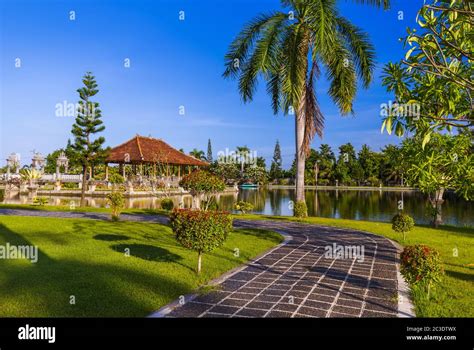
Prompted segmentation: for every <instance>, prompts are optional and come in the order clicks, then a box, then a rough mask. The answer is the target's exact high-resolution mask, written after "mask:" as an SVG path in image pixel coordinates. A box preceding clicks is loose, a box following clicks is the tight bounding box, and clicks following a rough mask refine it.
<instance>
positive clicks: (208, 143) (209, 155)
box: [207, 139, 212, 163]
mask: <svg viewBox="0 0 474 350" xmlns="http://www.w3.org/2000/svg"><path fill="white" fill-rule="evenodd" d="M207 162H208V163H212V146H211V139H209V141H208V142H207Z"/></svg>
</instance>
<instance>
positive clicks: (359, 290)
mask: <svg viewBox="0 0 474 350" xmlns="http://www.w3.org/2000/svg"><path fill="white" fill-rule="evenodd" d="M235 226H237V227H249V228H256V227H258V228H265V229H271V230H272V229H273V230H275V231H280V232H281V231H283V232H285V233H287V234H290V235H291V236H292V238H291V239H290V240H289V241H288V243H287V244H285V245H282V246H280V247H278V248H276V249H274V250H272V251H270V252H268V253H267V254H265V255H264V256H262V257H260V258H258V259H257V260H256V261H254V262H252V263H250V264H249V265H248V266H247V267H246V268H244V269H243V270H241V271H239V272H237V273H235V274H233V275H231V276H229V277H228V278H227V279H225V281H223V282H222V283H220V284H219V287H220V288H218V290H216V291H213V292H211V293H209V294H205V295H201V296H197V297H195V298H194V299H192V300H191V301H188V302H186V303H184V304H183V305H182V306H178V307H176V308H174V309H173V310H172V311H171V312H170V313H167V314H163V313H159V314H155V316H158V315H159V316H166V317H396V316H397V313H398V300H397V299H398V293H397V290H398V285H397V267H396V261H397V249H396V248H395V246H394V245H393V244H392V243H391V242H390V241H389V240H387V239H385V238H383V237H379V236H376V235H372V234H368V233H363V232H359V231H352V230H349V229H337V228H325V227H320V226H314V225H306V224H298V223H290V222H269V221H261V222H259V221H238V220H236V221H235ZM333 244H336V245H340V246H342V247H348V246H356V247H357V246H361V247H362V246H363V247H364V260H363V261H361V259H357V258H355V257H354V258H345V259H336V258H334V257H333V258H328V257H326V254H325V253H326V250H325V247H327V246H333ZM152 317H153V315H152Z"/></svg>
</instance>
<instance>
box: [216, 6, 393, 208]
mask: <svg viewBox="0 0 474 350" xmlns="http://www.w3.org/2000/svg"><path fill="white" fill-rule="evenodd" d="M354 1H356V2H358V3H363V4H369V5H375V6H382V5H383V6H384V7H388V0H354ZM282 4H283V5H284V6H288V7H289V9H290V11H289V12H288V13H283V12H273V13H270V14H262V15H260V16H258V17H257V18H255V19H254V20H253V21H251V22H250V23H248V24H247V25H246V26H245V27H244V29H243V30H242V31H241V32H240V33H239V35H238V36H237V37H236V39H235V40H234V41H233V42H232V43H231V45H230V47H229V51H228V53H227V54H226V56H225V65H226V69H225V72H224V74H223V75H224V77H229V78H237V79H238V84H239V92H240V95H241V97H242V99H243V101H244V102H249V101H251V100H252V98H253V95H254V92H255V90H256V87H257V81H258V78H259V76H261V77H263V79H264V80H265V81H266V88H267V92H268V93H269V94H270V96H271V99H272V108H273V112H274V113H275V114H277V113H278V112H279V111H280V110H281V111H283V113H284V114H294V115H295V136H296V137H295V141H296V168H297V175H296V201H297V202H302V203H303V204H304V203H305V197H304V170H305V160H306V157H307V155H308V153H309V150H310V144H311V141H312V140H313V138H314V135H315V134H318V136H319V137H322V135H323V127H324V116H323V114H322V112H321V110H320V107H319V104H318V102H317V99H316V95H315V80H317V79H318V78H319V76H320V72H321V68H322V67H324V68H325V71H326V77H327V79H328V80H329V82H330V87H329V91H328V93H329V96H330V97H331V99H332V100H333V101H334V103H335V104H336V105H337V106H338V107H339V110H340V112H341V114H342V115H346V114H349V113H354V111H353V100H354V97H355V94H356V90H357V80H358V79H360V80H361V81H362V85H363V87H364V88H367V87H368V86H369V84H370V82H371V80H372V74H373V69H374V48H373V46H372V44H371V43H370V42H369V39H368V35H367V34H366V33H365V32H363V31H362V30H361V29H360V28H358V27H356V26H355V25H353V24H352V23H351V22H349V21H348V20H347V19H345V18H344V17H342V16H341V15H340V14H339V12H338V10H337V8H336V0H283V1H282Z"/></svg>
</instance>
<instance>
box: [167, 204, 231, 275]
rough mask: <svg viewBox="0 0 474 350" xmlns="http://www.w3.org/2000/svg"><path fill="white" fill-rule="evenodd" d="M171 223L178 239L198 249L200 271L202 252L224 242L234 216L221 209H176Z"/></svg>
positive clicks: (185, 245) (195, 249)
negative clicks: (220, 210)
mask: <svg viewBox="0 0 474 350" xmlns="http://www.w3.org/2000/svg"><path fill="white" fill-rule="evenodd" d="M170 224H171V228H172V229H173V232H174V234H175V235H176V240H177V241H178V242H179V243H180V244H181V245H182V246H183V247H185V248H188V249H191V250H194V251H197V253H198V268H197V272H198V273H200V272H201V259H202V254H203V253H207V252H210V251H212V250H214V249H215V248H217V247H219V246H221V245H222V244H223V243H224V241H225V240H226V238H227V235H228V234H229V232H230V231H231V230H232V217H231V216H230V215H229V213H226V212H219V211H203V210H190V209H175V210H173V212H172V214H171V217H170Z"/></svg>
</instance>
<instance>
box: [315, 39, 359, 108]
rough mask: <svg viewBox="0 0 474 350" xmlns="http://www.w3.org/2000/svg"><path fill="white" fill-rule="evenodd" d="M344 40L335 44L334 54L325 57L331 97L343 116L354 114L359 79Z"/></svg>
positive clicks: (323, 58) (323, 57)
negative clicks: (353, 106)
mask: <svg viewBox="0 0 474 350" xmlns="http://www.w3.org/2000/svg"><path fill="white" fill-rule="evenodd" d="M342 40H343V39H342V38H339V40H336V41H335V42H334V43H333V49H332V54H331V55H330V56H326V55H323V56H322V60H323V61H324V63H325V65H326V67H327V78H328V80H329V81H330V82H331V84H330V87H329V91H328V93H329V96H331V98H332V100H333V101H334V102H335V103H336V105H337V106H338V107H339V110H340V112H341V114H343V115H346V114H349V113H353V112H354V111H353V108H352V105H353V101H354V98H355V94H356V91H357V79H356V72H355V68H354V63H353V62H352V61H351V60H350V53H349V51H348V50H347V49H346V48H345V47H344V45H343V43H342Z"/></svg>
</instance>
